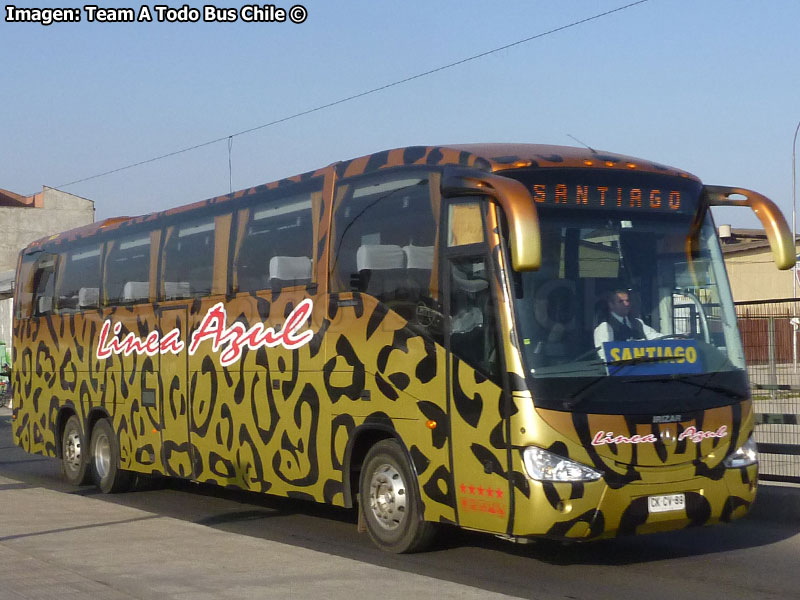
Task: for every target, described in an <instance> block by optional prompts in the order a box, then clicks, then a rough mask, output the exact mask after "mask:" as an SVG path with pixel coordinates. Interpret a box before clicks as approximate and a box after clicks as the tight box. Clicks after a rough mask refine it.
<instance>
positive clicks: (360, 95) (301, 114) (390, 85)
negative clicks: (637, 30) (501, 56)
mask: <svg viewBox="0 0 800 600" xmlns="http://www.w3.org/2000/svg"><path fill="white" fill-rule="evenodd" d="M648 1H649V0H637V2H631V3H630V4H625V5H624V6H620V7H617V8H613V9H611V10H607V11H605V12H601V13H598V14H596V15H592V16H591V17H586V18H585V19H581V20H579V21H574V22H572V23H569V24H568V25H562V26H561V27H556V28H555V29H550V30H549V31H545V32H543V33H537V34H536V35H532V36H530V37H527V38H524V39H521V40H518V41H516V42H512V43H510V44H506V45H505V46H500V47H498V48H494V49H492V50H487V51H486V52H481V53H480V54H475V55H473V56H470V57H468V58H463V59H461V60H458V61H455V62H452V63H448V64H446V65H442V66H440V67H436V68H435V69H430V70H429V71H424V72H422V73H417V74H416V75H411V76H410V77H406V78H404V79H398V80H397V81H393V82H392V83H387V84H386V85H381V86H378V87H375V88H372V89H370V90H367V91H365V92H360V93H358V94H353V95H352V96H347V97H346V98H341V99H339V100H335V101H333V102H328V103H327V104H322V105H320V106H317V107H315V108H310V109H308V110H304V111H301V112H298V113H295V114H293V115H289V116H286V117H282V118H280V119H275V120H274V121H270V122H269V123H264V124H263V125H257V126H256V127H251V128H249V129H244V130H242V131H239V132H237V133H232V134H230V135H226V136H223V137H219V138H216V139H213V140H209V141H207V142H202V143H200V144H195V145H194V146H189V147H188V148H182V149H181V150H175V151H173V152H168V153H167V154H161V155H160V156H155V157H153V158H148V159H147V160H142V161H139V162H136V163H132V164H130V165H126V166H124V167H118V168H116V169H111V170H110V171H105V172H103V173H98V174H97V175H91V176H90V177H84V178H83V179H76V180H75V181H70V182H69V183H64V184H62V185H59V186H55V187H56V188H57V189H58V188H65V187H69V186H71V185H75V184H78V183H83V182H85V181H90V180H92V179H99V178H100V177H105V176H107V175H112V174H113V173H119V172H120V171H126V170H128V169H133V168H135V167H140V166H142V165H146V164H148V163H152V162H156V161H158V160H163V159H165V158H170V157H172V156H176V155H178V154H183V153H185V152H191V151H192V150H197V149H198V148H203V147H205V146H210V145H212V144H216V143H218V142H222V141H226V140H228V141H229V142H232V139H233V138H235V137H238V136H240V135H245V134H248V133H253V132H254V131H258V130H260V129H265V128H267V127H272V126H273V125H278V124H280V123H285V122H286V121H291V120H292V119H297V118H299V117H304V116H306V115H310V114H312V113H315V112H319V111H321V110H325V109H327V108H332V107H334V106H338V105H339V104H344V103H345V102H350V101H352V100H357V99H358V98H363V97H364V96H369V95H370V94H375V93H377V92H382V91H383V90H388V89H389V88H393V87H396V86H399V85H403V84H404V83H409V82H410V81H414V80H416V79H421V78H423V77H427V76H428V75H433V74H434V73H439V72H441V71H444V70H446V69H452V68H453V67H457V66H460V65H463V64H466V63H468V62H471V61H473V60H478V59H479V58H483V57H485V56H489V55H491V54H495V53H497V52H501V51H503V50H508V49H509V48H513V47H514V46H519V45H521V44H526V43H528V42H531V41H533V40H537V39H540V38H543V37H546V36H548V35H552V34H554V33H558V32H559V31H564V30H566V29H570V28H572V27H577V26H578V25H583V24H584V23H588V22H590V21H595V20H597V19H601V18H603V17H607V16H609V15H612V14H614V13H618V12H621V11H623V10H627V9H629V8H633V7H634V6H637V5H639V4H644V3H645V2H648Z"/></svg>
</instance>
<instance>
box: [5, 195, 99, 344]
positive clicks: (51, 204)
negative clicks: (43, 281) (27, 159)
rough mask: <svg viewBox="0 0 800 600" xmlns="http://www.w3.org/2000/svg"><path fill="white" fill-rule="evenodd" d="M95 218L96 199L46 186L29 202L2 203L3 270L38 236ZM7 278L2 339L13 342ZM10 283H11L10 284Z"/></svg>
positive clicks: (77, 225)
mask: <svg viewBox="0 0 800 600" xmlns="http://www.w3.org/2000/svg"><path fill="white" fill-rule="evenodd" d="M93 222H94V202H92V201H91V200H87V199H86V198H80V197H78V196H73V195H72V194H68V193H66V192H62V191H59V190H54V189H52V188H48V187H45V188H44V189H43V190H42V192H41V193H40V194H36V195H35V196H34V197H33V198H32V202H31V204H30V205H29V206H19V207H17V206H14V207H10V206H0V223H2V224H3V232H2V235H0V274H2V275H4V276H5V275H6V273H4V272H5V271H13V270H14V269H16V267H17V258H18V256H19V252H20V250H22V249H23V248H24V247H25V246H27V245H28V244H29V243H31V242H32V241H34V240H38V239H40V238H43V237H46V236H49V235H53V234H55V233H60V232H62V231H66V230H68V229H73V228H75V227H83V226H84V225H89V224H91V223H93ZM7 275H8V276H9V280H8V281H5V279H3V286H2V289H0V342H5V343H6V344H7V345H9V346H10V345H11V334H12V331H11V327H12V316H13V310H14V309H13V300H12V299H11V298H10V297H9V295H10V293H11V280H12V279H13V273H8V274H7ZM6 284H7V285H6Z"/></svg>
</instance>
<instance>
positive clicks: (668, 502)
mask: <svg viewBox="0 0 800 600" xmlns="http://www.w3.org/2000/svg"><path fill="white" fill-rule="evenodd" d="M647 508H648V510H649V511H650V512H651V513H661V512H669V511H672V510H683V509H684V508H686V498H685V497H684V495H683V494H665V495H664V496H648V497H647Z"/></svg>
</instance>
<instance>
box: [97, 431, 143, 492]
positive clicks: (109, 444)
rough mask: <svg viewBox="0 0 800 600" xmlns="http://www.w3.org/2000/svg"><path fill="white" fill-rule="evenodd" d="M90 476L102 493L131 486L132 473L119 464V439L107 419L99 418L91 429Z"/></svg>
mask: <svg viewBox="0 0 800 600" xmlns="http://www.w3.org/2000/svg"><path fill="white" fill-rule="evenodd" d="M91 462H92V469H91V471H92V476H93V478H94V482H95V484H96V485H97V487H99V488H100V491H102V492H103V493H104V494H115V493H117V492H124V491H127V490H129V489H130V488H131V485H132V484H133V481H134V474H133V473H131V472H130V471H125V470H123V469H121V468H120V466H119V441H118V440H117V436H116V434H115V433H114V428H113V427H112V426H111V423H110V422H109V420H108V419H100V420H99V421H98V422H97V423H95V426H94V429H93V430H92V461H91Z"/></svg>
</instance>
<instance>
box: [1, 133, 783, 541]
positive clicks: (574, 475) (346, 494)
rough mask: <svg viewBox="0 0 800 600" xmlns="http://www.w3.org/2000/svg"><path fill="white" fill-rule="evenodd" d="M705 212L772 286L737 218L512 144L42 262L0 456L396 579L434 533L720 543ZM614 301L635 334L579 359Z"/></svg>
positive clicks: (723, 378) (306, 182) (777, 218)
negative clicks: (375, 562)
mask: <svg viewBox="0 0 800 600" xmlns="http://www.w3.org/2000/svg"><path fill="white" fill-rule="evenodd" d="M165 201H166V199H165ZM723 205H727V206H748V207H750V208H751V209H753V210H754V211H755V213H756V215H757V216H758V217H759V218H760V219H761V221H762V223H763V225H764V227H765V230H766V233H767V236H768V237H769V240H770V243H771V245H772V249H773V254H774V258H775V262H776V265H777V267H778V268H780V269H787V268H789V267H791V266H793V265H794V248H793V243H792V238H791V234H790V232H789V230H788V227H787V225H786V222H785V220H784V218H783V216H782V215H781V213H780V211H779V210H778V209H777V208H776V206H775V204H773V203H772V202H771V201H770V200H769V199H767V198H766V197H764V196H762V195H760V194H758V193H756V192H752V191H750V190H745V189H741V188H730V187H720V186H708V185H703V184H702V183H701V182H700V180H699V179H698V178H697V177H695V176H693V175H691V174H689V173H687V172H684V171H681V170H679V169H675V168H672V167H668V166H664V165H661V164H657V163H654V162H650V161H647V160H641V159H637V158H631V157H627V156H622V155H618V154H612V153H607V152H599V151H596V150H592V149H580V148H572V147H559V146H546V145H534V144H480V145H463V146H430V147H407V148H400V149H395V150H390V151H384V152H379V153H376V154H372V155H369V156H364V157H361V158H356V159H353V160H349V161H344V162H338V163H334V164H332V165H330V166H328V167H326V168H323V169H320V170H317V171H313V172H308V173H305V174H303V175H298V176H295V177H290V178H288V179H283V180H280V181H277V182H274V183H269V184H265V185H260V186H257V187H253V188H250V189H246V190H242V191H238V192H235V193H231V194H228V195H224V196H219V197H216V198H213V199H210V200H206V201H202V202H197V203H195V204H189V205H186V206H181V207H179V208H174V209H170V210H165V211H163V212H158V213H154V214H148V215H145V216H139V217H132V218H128V217H123V218H114V219H108V220H105V221H102V222H99V223H95V224H93V225H89V226H86V227H83V228H79V229H75V230H72V231H68V232H65V233H62V234H59V235H55V236H52V237H49V238H46V239H42V240H39V241H37V242H34V243H32V244H30V245H29V246H28V247H27V248H25V249H24V250H23V251H22V252H21V254H20V257H19V262H18V269H17V277H16V289H15V315H14V317H15V319H14V340H13V344H14V353H15V354H14V361H13V371H12V380H13V393H14V403H13V421H12V423H13V436H14V440H15V443H16V444H18V445H19V446H20V447H22V448H23V449H24V450H25V451H27V452H30V453H36V454H42V455H46V456H51V457H57V458H59V459H60V464H61V470H62V472H63V475H64V477H65V478H66V479H67V480H68V481H69V482H70V483H72V484H75V485H84V484H87V483H90V482H94V483H95V484H96V485H97V486H99V488H100V489H101V490H102V491H103V492H106V493H109V492H118V491H123V490H126V489H129V488H130V486H131V485H132V484H133V483H134V482H135V479H136V478H138V477H140V476H142V475H145V476H146V475H161V476H167V477H179V478H184V479H188V480H193V481H196V482H204V483H212V484H217V485H220V486H233V487H236V488H242V489H244V490H249V491H253V492H260V493H266V494H274V495H277V496H283V497H288V498H292V499H299V500H306V501H314V502H324V503H327V504H330V505H334V506H340V507H348V508H357V513H356V514H357V515H358V527H359V529H360V531H366V532H368V533H369V536H370V537H371V539H372V540H373V541H374V542H375V544H377V546H379V547H380V548H382V549H385V550H388V551H392V552H411V551H417V550H422V549H423V548H425V547H426V545H427V544H429V542H430V541H431V540H432V538H433V536H434V534H435V532H436V531H437V530H441V529H443V528H444V525H447V524H449V525H454V526H459V527H463V528H467V529H470V530H476V531H482V532H488V533H492V534H496V535H498V536H501V537H503V538H508V539H510V540H514V541H520V542H521V541H529V540H534V539H537V538H556V539H560V540H591V539H598V538H605V537H612V536H618V535H628V534H642V533H648V532H656V531H664V530H671V529H679V528H686V527H690V526H698V525H706V524H712V523H717V522H728V521H731V520H733V519H736V518H739V517H741V516H743V515H744V514H746V513H747V511H748V509H749V508H750V506H751V505H752V503H753V501H754V499H755V495H756V488H757V482H758V466H757V465H758V460H757V453H756V445H755V442H754V440H753V436H752V434H753V426H754V412H753V403H752V399H751V397H750V391H749V384H748V378H747V372H746V369H745V361H744V353H743V350H742V344H741V341H740V337H739V333H738V329H737V323H736V315H735V312H734V306H733V302H732V298H731V291H730V287H729V284H728V279H727V274H726V271H725V265H724V263H723V257H722V252H721V250H720V245H719V242H718V237H717V234H716V229H715V226H714V222H713V219H712V216H711V211H710V207H712V206H723ZM614 294H616V298H617V299H620V298H622V299H624V300H625V302H626V303H627V304H628V306H629V308H630V317H631V318H633V319H634V320H635V321H636V323H638V324H639V325H638V326H637V327H638V328H644V326H645V325H646V326H647V331H648V332H657V334H658V335H648V336H647V337H646V338H645V339H637V338H636V336H628V337H627V338H626V339H615V338H614V337H613V336H606V337H607V338H608V339H603V340H602V341H601V342H600V343H598V342H597V341H596V340H597V330H598V327H601V326H603V324H604V323H608V321H607V320H608V319H609V307H610V304H609V297H610V296H612V295H614ZM606 326H610V325H606ZM639 337H641V336H639ZM443 524H444V525H443Z"/></svg>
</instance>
